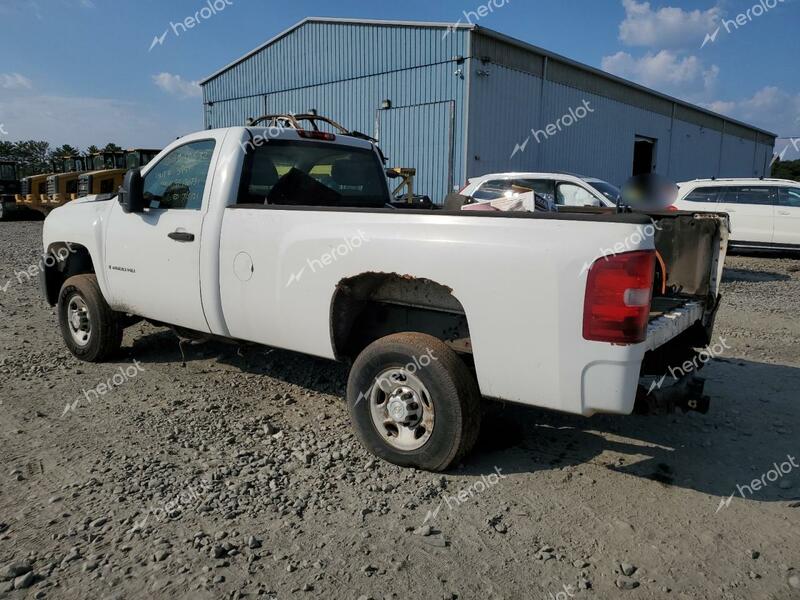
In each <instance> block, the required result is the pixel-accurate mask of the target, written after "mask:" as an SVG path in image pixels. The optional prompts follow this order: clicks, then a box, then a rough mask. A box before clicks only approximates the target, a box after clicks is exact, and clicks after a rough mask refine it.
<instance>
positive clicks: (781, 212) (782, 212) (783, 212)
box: [778, 210, 791, 217]
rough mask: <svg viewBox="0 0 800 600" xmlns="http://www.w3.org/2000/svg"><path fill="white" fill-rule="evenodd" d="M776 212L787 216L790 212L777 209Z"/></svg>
mask: <svg viewBox="0 0 800 600" xmlns="http://www.w3.org/2000/svg"><path fill="white" fill-rule="evenodd" d="M778 214H779V215H783V216H784V217H788V216H789V215H790V214H791V213H789V211H788V210H779V211H778Z"/></svg>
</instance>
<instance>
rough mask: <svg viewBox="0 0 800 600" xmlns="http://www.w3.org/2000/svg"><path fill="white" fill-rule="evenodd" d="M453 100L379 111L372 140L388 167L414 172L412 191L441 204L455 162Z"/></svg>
mask: <svg viewBox="0 0 800 600" xmlns="http://www.w3.org/2000/svg"><path fill="white" fill-rule="evenodd" d="M455 108H456V103H455V101H453V100H450V101H443V102H433V103H431V104H418V105H413V106H398V107H392V108H389V109H379V110H378V111H377V115H376V119H375V134H376V135H375V137H376V138H378V139H379V140H380V146H381V150H382V151H383V153H384V154H385V155H386V157H387V158H388V160H389V162H388V163H387V164H386V166H387V167H390V168H391V167H411V168H415V169H416V170H417V176H416V179H415V180H414V190H415V193H417V194H422V195H426V196H428V197H429V198H430V199H431V201H433V202H434V203H435V204H442V203H443V202H444V199H445V198H446V197H447V194H449V193H450V192H451V191H452V189H453V182H454V171H453V169H454V160H455V154H454V152H455Z"/></svg>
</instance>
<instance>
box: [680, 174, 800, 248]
mask: <svg viewBox="0 0 800 600" xmlns="http://www.w3.org/2000/svg"><path fill="white" fill-rule="evenodd" d="M678 187H679V188H680V192H679V193H678V200H677V202H676V203H675V207H677V208H678V209H680V210H689V211H695V212H696V211H710V212H717V213H728V214H729V215H730V219H731V239H730V243H731V245H732V246H737V247H741V248H755V249H761V250H796V249H799V248H800V183H798V182H797V181H790V180H786V179H698V180H695V181H686V182H683V183H679V184H678Z"/></svg>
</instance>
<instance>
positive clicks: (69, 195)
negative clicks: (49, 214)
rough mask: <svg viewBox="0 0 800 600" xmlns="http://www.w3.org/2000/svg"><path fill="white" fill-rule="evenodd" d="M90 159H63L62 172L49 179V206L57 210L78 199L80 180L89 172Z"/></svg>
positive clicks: (71, 157)
mask: <svg viewBox="0 0 800 600" xmlns="http://www.w3.org/2000/svg"><path fill="white" fill-rule="evenodd" d="M87 163H88V157H84V156H63V157H61V165H62V168H61V172H60V173H54V174H52V175H49V176H48V177H47V205H48V206H50V207H53V208H55V207H56V206H61V205H62V204H64V203H65V202H69V201H70V200H75V199H76V198H77V197H78V178H79V177H80V175H81V173H84V172H85V171H86V170H87Z"/></svg>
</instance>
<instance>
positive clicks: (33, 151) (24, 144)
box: [12, 140, 50, 177]
mask: <svg viewBox="0 0 800 600" xmlns="http://www.w3.org/2000/svg"><path fill="white" fill-rule="evenodd" d="M49 156H50V144H49V143H48V142H42V141H36V140H27V141H20V142H16V143H15V144H14V153H13V157H12V160H16V161H17V162H18V163H19V165H20V173H21V177H27V176H28V175H35V174H37V173H46V172H48V171H49V170H50V164H49V160H48V158H49Z"/></svg>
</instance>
